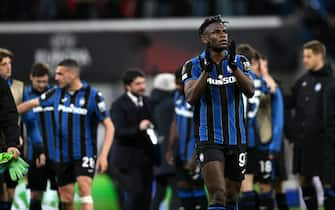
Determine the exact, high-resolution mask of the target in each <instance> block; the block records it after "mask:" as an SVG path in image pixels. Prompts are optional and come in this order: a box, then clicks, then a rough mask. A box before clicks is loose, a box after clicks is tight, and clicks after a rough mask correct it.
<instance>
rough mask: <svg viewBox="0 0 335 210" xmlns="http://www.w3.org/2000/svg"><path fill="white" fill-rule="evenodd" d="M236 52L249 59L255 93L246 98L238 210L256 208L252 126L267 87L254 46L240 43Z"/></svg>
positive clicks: (254, 148)
mask: <svg viewBox="0 0 335 210" xmlns="http://www.w3.org/2000/svg"><path fill="white" fill-rule="evenodd" d="M237 53H238V54H241V55H243V56H245V57H246V58H247V59H248V60H250V61H251V69H252V72H253V73H252V74H251V75H252V79H253V83H254V86H255V93H254V95H253V97H251V98H249V99H246V102H245V103H246V119H247V134H248V135H247V136H248V147H247V154H248V155H247V160H248V161H247V166H246V174H245V178H244V180H243V182H242V186H241V191H242V196H241V198H240V203H239V209H240V210H245V209H247V210H254V209H258V194H257V192H256V191H254V190H253V189H254V188H253V185H254V178H255V177H254V176H255V174H256V173H257V168H258V162H257V157H258V155H257V153H258V151H257V150H256V147H257V142H256V135H257V132H256V131H255V129H254V127H255V126H256V115H257V112H258V109H259V106H260V97H261V96H262V95H264V94H268V93H269V89H268V87H267V84H266V82H265V80H264V79H263V78H262V77H261V75H260V72H259V56H258V54H257V52H256V50H255V49H254V48H252V47H251V46H250V45H249V44H240V45H239V46H238V47H237Z"/></svg>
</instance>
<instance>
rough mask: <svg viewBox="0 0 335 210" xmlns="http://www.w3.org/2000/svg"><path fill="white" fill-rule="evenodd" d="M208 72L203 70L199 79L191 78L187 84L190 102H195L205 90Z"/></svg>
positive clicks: (186, 91)
mask: <svg viewBox="0 0 335 210" xmlns="http://www.w3.org/2000/svg"><path fill="white" fill-rule="evenodd" d="M207 78H208V73H207V72H205V71H203V72H202V73H201V75H200V77H199V79H198V80H196V81H194V80H191V81H189V82H188V83H187V84H186V85H185V95H186V99H187V101H188V102H190V103H191V104H195V103H196V102H197V101H198V100H199V98H200V96H201V95H203V93H204V92H205V89H206V85H207Z"/></svg>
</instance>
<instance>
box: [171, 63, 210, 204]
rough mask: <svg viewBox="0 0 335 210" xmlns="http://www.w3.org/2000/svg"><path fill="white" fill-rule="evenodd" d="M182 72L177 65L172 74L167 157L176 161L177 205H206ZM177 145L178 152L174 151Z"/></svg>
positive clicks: (190, 110) (191, 114) (172, 162)
mask: <svg viewBox="0 0 335 210" xmlns="http://www.w3.org/2000/svg"><path fill="white" fill-rule="evenodd" d="M181 75H182V72H181V69H179V70H178V71H177V72H176V74H175V76H176V86H177V90H176V92H175V97H174V102H175V116H174V120H173V121H172V124H171V129H170V140H169V146H168V150H167V154H166V159H167V161H168V163H169V164H171V165H172V164H175V165H176V182H177V194H178V197H179V199H180V206H179V209H182V208H183V209H185V210H194V209H205V208H207V205H208V201H207V196H206V192H205V189H204V181H203V177H202V176H201V174H200V166H199V164H197V161H196V152H195V143H196V139H195V136H194V123H193V111H194V107H193V106H192V105H190V104H189V103H188V102H187V101H186V98H185V95H184V85H183V83H182V80H181ZM176 145H177V148H176V149H177V152H176V154H175V155H174V151H175V148H174V147H175V146H176ZM174 156H175V157H174ZM173 160H175V161H173Z"/></svg>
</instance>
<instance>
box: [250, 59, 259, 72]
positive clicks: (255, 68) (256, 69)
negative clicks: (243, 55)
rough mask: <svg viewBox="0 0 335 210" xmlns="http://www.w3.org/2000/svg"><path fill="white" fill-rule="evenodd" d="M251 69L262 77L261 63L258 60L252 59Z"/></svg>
mask: <svg viewBox="0 0 335 210" xmlns="http://www.w3.org/2000/svg"><path fill="white" fill-rule="evenodd" d="M251 69H252V70H253V71H254V72H255V73H256V74H257V75H260V63H259V60H257V59H254V58H253V59H251Z"/></svg>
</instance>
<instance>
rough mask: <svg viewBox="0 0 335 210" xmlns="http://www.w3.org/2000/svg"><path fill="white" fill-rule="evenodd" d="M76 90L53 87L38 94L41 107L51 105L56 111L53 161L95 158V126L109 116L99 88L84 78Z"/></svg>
mask: <svg viewBox="0 0 335 210" xmlns="http://www.w3.org/2000/svg"><path fill="white" fill-rule="evenodd" d="M82 83H83V86H82V87H81V88H80V89H79V90H77V91H75V92H72V93H71V92H69V91H67V90H66V89H64V88H60V87H57V88H53V89H50V90H49V91H48V92H46V93H43V94H42V95H41V96H40V105H41V106H42V107H48V106H53V107H54V115H55V125H56V126H55V127H56V135H55V138H56V139H55V144H56V154H55V161H57V162H68V161H71V160H78V159H81V158H83V157H88V158H92V157H93V158H96V153H97V127H98V123H99V122H102V121H103V120H104V119H105V118H107V117H108V116H109V112H108V110H107V109H106V104H105V100H104V98H103V96H102V94H101V92H99V91H97V90H96V89H94V88H91V87H90V86H89V85H88V84H87V83H86V82H84V81H83V82H82Z"/></svg>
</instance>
